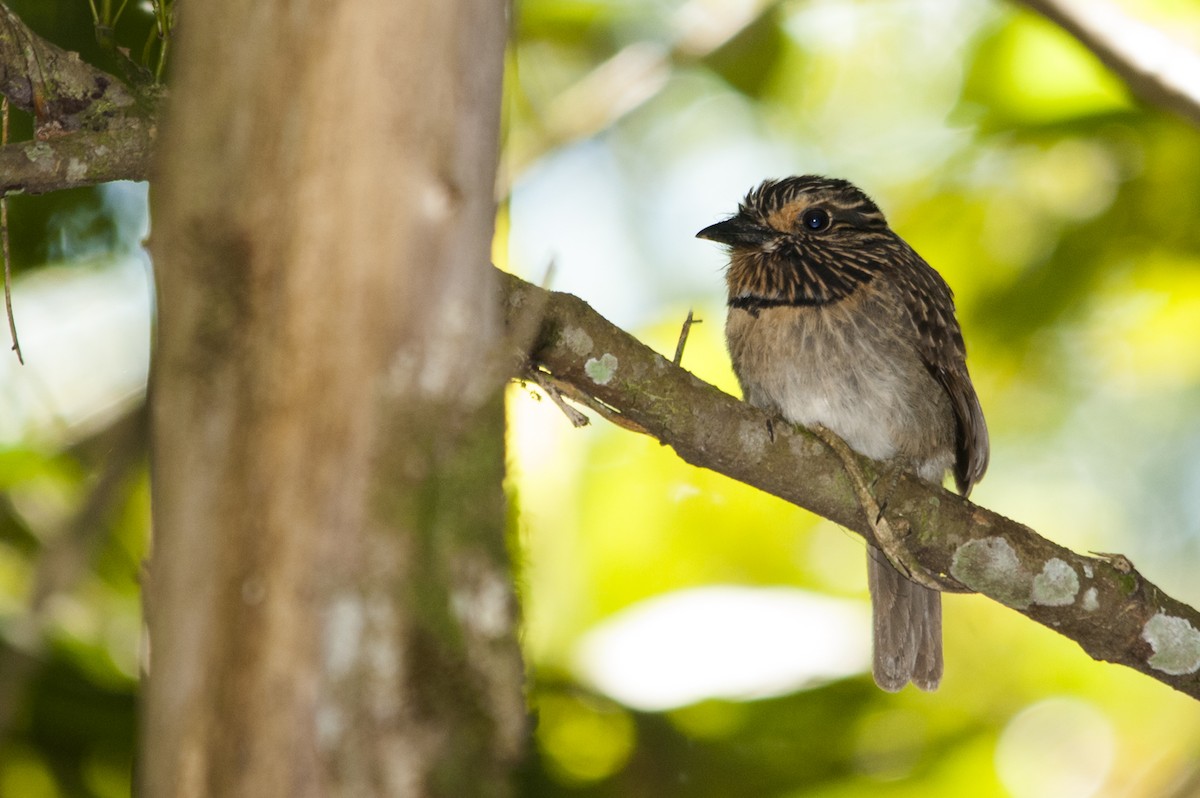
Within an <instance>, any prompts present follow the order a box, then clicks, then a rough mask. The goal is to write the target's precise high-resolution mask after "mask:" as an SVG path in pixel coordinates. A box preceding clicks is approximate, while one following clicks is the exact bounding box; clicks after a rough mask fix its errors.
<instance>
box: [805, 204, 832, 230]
mask: <svg viewBox="0 0 1200 798" xmlns="http://www.w3.org/2000/svg"><path fill="white" fill-rule="evenodd" d="M800 221H801V222H802V223H803V224H804V226H805V227H807V228H808V229H809V230H813V231H815V232H819V231H821V230H825V229H827V228H828V227H829V222H830V219H829V213H828V212H827V211H823V210H821V209H820V208H809V209H808V210H807V211H805V212H804V215H803V216H801V217H800Z"/></svg>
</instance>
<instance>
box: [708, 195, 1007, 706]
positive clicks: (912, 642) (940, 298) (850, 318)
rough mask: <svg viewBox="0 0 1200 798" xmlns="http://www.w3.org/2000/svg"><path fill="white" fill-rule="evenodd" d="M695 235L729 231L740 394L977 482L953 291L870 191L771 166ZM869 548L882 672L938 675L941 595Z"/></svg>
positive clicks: (903, 463) (981, 432)
mask: <svg viewBox="0 0 1200 798" xmlns="http://www.w3.org/2000/svg"><path fill="white" fill-rule="evenodd" d="M697 236H698V237H699V238H707V239H710V240H712V241H717V242H719V243H722V244H725V245H726V246H728V247H729V254H730V261H729V269H728V272H727V275H726V282H727V285H728V289H729V315H728V318H727V321H726V328H725V330H726V339H727V341H728V344H729V353H730V356H731V358H732V360H733V369H734V371H735V372H736V374H737V377H738V381H739V382H740V383H741V386H742V392H743V394H744V395H745V398H746V401H748V402H750V403H751V404H753V405H756V406H758V407H761V408H763V409H765V410H768V411H771V412H774V413H776V414H778V415H780V416H782V417H783V418H784V419H786V420H788V421H790V422H792V423H795V424H802V425H804V426H806V427H817V428H820V427H824V428H825V429H827V430H829V431H831V432H833V433H835V434H836V435H837V436H838V437H839V438H841V439H842V440H843V441H845V443H846V444H849V446H850V447H851V448H852V449H854V450H855V451H857V452H859V453H860V454H863V455H866V456H867V457H870V458H872V459H875V460H881V461H885V462H887V463H888V464H889V465H890V467H892V468H899V469H904V470H907V471H912V472H915V473H916V474H917V475H919V476H920V477H921V478H922V479H925V480H928V481H931V482H935V483H939V484H940V483H941V481H942V479H943V477H944V476H945V473H946V471H947V470H952V471H953V473H954V479H955V482H956V483H957V485H958V489H959V492H960V493H962V494H963V495H966V494H967V493H969V492H970V490H971V486H972V485H974V484H975V483H976V482H978V481H979V479H980V477H982V476H983V472H984V470H985V469H986V468H987V463H988V434H987V426H986V424H985V423H984V420H983V411H982V409H981V408H980V406H979V399H978V398H977V397H976V395H975V389H974V387H973V386H972V384H971V378H970V376H969V375H968V374H967V366H966V350H965V347H964V345H963V339H962V333H961V331H960V330H959V326H958V322H957V321H956V320H955V317H954V300H953V295H952V293H951V291H950V287H949V286H948V285H947V284H946V281H945V280H943V279H942V277H941V276H940V275H939V274H938V273H937V272H936V271H934V270H933V268H932V267H930V266H929V264H927V263H926V262H925V261H924V260H923V259H922V258H921V256H920V255H918V254H917V253H916V252H915V251H914V250H913V249H912V247H910V246H909V245H908V244H907V243H905V241H904V240H903V239H902V238H900V236H898V235H896V234H895V233H894V232H892V230H891V228H889V227H888V224H887V221H886V220H885V219H884V216H883V213H881V212H880V210H879V208H878V207H877V206H876V205H875V203H874V202H872V201H871V199H870V198H869V197H868V196H867V195H866V194H864V193H863V192H862V191H861V190H860V189H858V188H857V187H856V186H854V185H853V184H851V183H849V182H847V181H845V180H837V179H831V178H824V177H817V176H814V175H805V176H803V177H789V178H786V179H783V180H768V181H766V182H764V183H763V184H762V185H760V186H759V187H758V188H756V189H754V190H753V191H751V192H750V193H749V194H747V195H746V198H745V199H744V200H742V203H741V205H740V206H739V207H738V212H737V214H735V215H734V216H732V217H731V218H729V219H726V220H725V221H723V222H718V223H717V224H714V225H712V226H710V227H706V228H704V229H703V230H701V231H700V232H699V233H697ZM869 520H870V522H871V523H872V524H874V523H875V521H876V519H869ZM868 553H869V555H870V556H869V557H868V559H867V567H868V584H869V586H870V591H871V604H872V610H873V615H874V663H873V671H874V676H875V681H876V683H878V684H879V686H880V687H882V688H883V689H885V690H889V691H896V690H900V689H901V688H903V687H904V685H905V684H907V683H908V682H909V681H910V680H911V681H912V682H913V683H914V684H915V685H916V686H917V687H919V688H921V689H923V690H934V689H936V688H937V686H938V683H939V682H940V680H941V677H942V605H941V595H940V594H939V593H938V592H937V591H936V590H932V589H930V588H928V587H924V586H922V585H918V584H916V583H915V582H913V581H910V580H909V579H908V578H906V577H905V576H904V575H903V574H901V573H900V572H899V571H897V570H896V568H895V567H893V565H892V564H891V562H889V559H888V557H886V556H885V555H884V554H883V553H882V552H881V551H880V550H879V549H876V548H875V547H871V548H870V550H869V552H868ZM892 559H893V561H894V560H895V558H894V557H893V558H892Z"/></svg>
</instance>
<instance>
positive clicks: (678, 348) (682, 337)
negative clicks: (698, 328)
mask: <svg viewBox="0 0 1200 798" xmlns="http://www.w3.org/2000/svg"><path fill="white" fill-rule="evenodd" d="M703 323H704V319H693V318H692V309H691V308H688V314H687V318H686V319H684V320H683V329H681V330H680V331H679V343H677V344H675V359H674V360H672V361H671V362H672V363H674V364H675V365H676V366H678V365H679V364H680V362H681V361H682V360H683V348H684V347H685V346H687V339H688V334H689V333H691V331H692V325H693V324H703Z"/></svg>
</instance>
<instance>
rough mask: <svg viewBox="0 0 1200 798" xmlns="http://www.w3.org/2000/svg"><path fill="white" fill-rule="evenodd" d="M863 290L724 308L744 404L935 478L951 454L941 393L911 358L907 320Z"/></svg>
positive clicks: (950, 424)
mask: <svg viewBox="0 0 1200 798" xmlns="http://www.w3.org/2000/svg"><path fill="white" fill-rule="evenodd" d="M870 293H871V292H866V291H858V292H856V293H855V294H854V295H853V296H851V297H848V298H847V299H845V300H842V301H840V302H836V303H832V304H829V305H824V306H820V307H774V308H765V309H762V310H760V311H759V312H757V313H752V312H748V311H746V310H742V309H738V308H730V311H729V316H728V319H727V323H726V337H727V339H728V343H729V351H730V356H731V358H732V361H733V367H734V371H735V372H736V374H737V376H738V380H739V381H740V382H741V385H742V391H743V393H744V395H745V397H746V400H747V401H748V402H750V403H751V404H754V405H756V406H759V407H762V408H764V409H768V410H771V411H774V412H777V413H779V414H780V415H781V416H783V417H784V418H785V419H787V420H788V421H791V422H793V423H797V424H803V425H805V426H812V425H814V424H821V425H822V426H825V427H827V428H828V429H830V430H832V431H833V432H835V433H837V434H838V435H839V436H840V437H841V438H842V439H844V440H845V441H846V443H848V444H849V445H850V447H851V448H853V449H854V450H856V451H858V452H859V453H861V454H864V455H866V456H868V457H871V458H874V459H877V460H888V459H892V458H896V457H904V458H907V459H911V460H913V461H915V462H916V463H917V465H918V467H919V469H920V471H921V472H922V476H925V477H926V478H927V479H940V477H941V475H942V473H943V472H944V471H945V469H946V468H948V467H949V466H950V465H951V463H952V461H953V446H954V434H955V433H954V416H953V410H952V408H951V405H950V400H949V397H948V396H947V395H946V393H945V391H944V390H943V389H942V387H941V386H940V385H938V384H937V382H936V381H935V380H934V379H933V378H932V377H931V376H930V375H929V372H928V370H927V369H926V368H925V366H924V364H923V363H922V362H921V359H920V356H919V354H918V350H917V343H916V339H915V329H914V328H913V325H912V323H911V321H909V320H908V319H905V318H903V316H902V315H901V313H900V311H899V310H898V309H897V307H896V306H895V305H894V304H892V303H889V302H887V301H883V300H885V299H886V297H878V296H871V295H870Z"/></svg>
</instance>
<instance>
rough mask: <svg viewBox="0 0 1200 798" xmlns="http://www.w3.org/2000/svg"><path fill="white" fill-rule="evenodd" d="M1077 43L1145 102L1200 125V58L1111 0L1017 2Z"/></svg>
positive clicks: (1033, 0) (1019, 0)
mask: <svg viewBox="0 0 1200 798" xmlns="http://www.w3.org/2000/svg"><path fill="white" fill-rule="evenodd" d="M1017 2H1019V3H1020V4H1021V5H1024V6H1026V7H1028V8H1030V9H1032V10H1033V11H1036V12H1037V13H1039V14H1041V15H1042V16H1044V17H1046V19H1048V20H1050V21H1051V22H1053V23H1055V24H1056V25H1058V26H1059V27H1061V28H1062V29H1063V30H1065V31H1067V32H1068V33H1070V34H1071V35H1072V36H1074V37H1075V38H1076V39H1078V40H1079V42H1080V43H1081V44H1083V46H1085V47H1087V48H1088V49H1089V50H1091V51H1092V52H1093V53H1094V54H1095V55H1096V57H1097V58H1099V59H1100V60H1101V61H1102V62H1104V64H1105V66H1107V67H1108V68H1109V69H1111V70H1112V71H1113V72H1114V73H1116V74H1117V76H1118V77H1120V78H1121V79H1122V80H1123V81H1125V84H1126V85H1127V86H1129V88H1130V90H1131V91H1132V92H1133V93H1134V94H1136V95H1137V96H1138V97H1140V98H1141V99H1142V100H1144V101H1146V102H1148V103H1151V104H1153V105H1159V106H1162V107H1163V108H1167V109H1169V110H1172V111H1174V112H1175V113H1177V114H1179V115H1180V116H1182V117H1183V118H1184V119H1187V120H1188V121H1189V122H1191V123H1192V124H1193V125H1200V55H1197V54H1196V53H1195V52H1194V51H1193V50H1191V49H1190V48H1189V47H1187V46H1186V45H1184V44H1183V43H1182V42H1180V41H1177V40H1175V39H1172V38H1171V37H1170V36H1168V35H1167V34H1166V33H1164V32H1162V31H1161V30H1159V29H1158V28H1155V27H1154V26H1153V25H1149V24H1147V23H1145V22H1142V21H1141V20H1139V19H1136V18H1134V17H1131V16H1130V15H1128V14H1126V13H1125V12H1124V11H1123V10H1121V9H1120V8H1118V7H1117V6H1115V5H1113V4H1111V3H1109V2H1107V0H1017Z"/></svg>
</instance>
